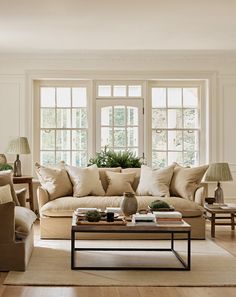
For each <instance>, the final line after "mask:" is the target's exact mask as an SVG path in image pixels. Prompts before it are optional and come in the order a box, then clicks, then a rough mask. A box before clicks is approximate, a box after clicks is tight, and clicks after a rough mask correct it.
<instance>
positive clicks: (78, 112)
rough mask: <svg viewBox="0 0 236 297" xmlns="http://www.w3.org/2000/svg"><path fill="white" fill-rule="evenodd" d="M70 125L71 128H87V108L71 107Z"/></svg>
mask: <svg viewBox="0 0 236 297" xmlns="http://www.w3.org/2000/svg"><path fill="white" fill-rule="evenodd" d="M72 127H73V128H87V127H88V121H87V108H84V107H81V108H77V109H75V108H73V109H72Z"/></svg>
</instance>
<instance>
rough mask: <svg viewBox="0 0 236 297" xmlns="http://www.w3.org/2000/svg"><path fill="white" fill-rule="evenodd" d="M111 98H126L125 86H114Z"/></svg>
mask: <svg viewBox="0 0 236 297" xmlns="http://www.w3.org/2000/svg"><path fill="white" fill-rule="evenodd" d="M113 96H115V97H125V96H126V86H114V87H113Z"/></svg>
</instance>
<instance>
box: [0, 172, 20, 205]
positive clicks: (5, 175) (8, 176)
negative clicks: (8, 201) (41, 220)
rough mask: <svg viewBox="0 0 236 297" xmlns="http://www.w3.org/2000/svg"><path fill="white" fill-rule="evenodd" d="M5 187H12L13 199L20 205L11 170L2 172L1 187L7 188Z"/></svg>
mask: <svg viewBox="0 0 236 297" xmlns="http://www.w3.org/2000/svg"><path fill="white" fill-rule="evenodd" d="M5 185H10V188H11V196H12V199H13V201H14V203H15V205H20V203H19V201H18V199H17V196H16V193H15V190H14V187H13V181H12V172H11V171H9V170H6V171H0V186H5Z"/></svg>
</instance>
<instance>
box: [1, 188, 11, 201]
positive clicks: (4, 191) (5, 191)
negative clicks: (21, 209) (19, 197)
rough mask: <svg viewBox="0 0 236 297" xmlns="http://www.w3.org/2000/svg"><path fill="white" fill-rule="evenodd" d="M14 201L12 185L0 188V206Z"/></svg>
mask: <svg viewBox="0 0 236 297" xmlns="http://www.w3.org/2000/svg"><path fill="white" fill-rule="evenodd" d="M11 201H13V199H12V196H11V187H10V185H5V186H2V187H0V204H4V203H8V202H11Z"/></svg>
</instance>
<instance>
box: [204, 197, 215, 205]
mask: <svg viewBox="0 0 236 297" xmlns="http://www.w3.org/2000/svg"><path fill="white" fill-rule="evenodd" d="M205 201H206V203H208V204H213V203H214V202H216V199H215V197H206V198H205Z"/></svg>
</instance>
